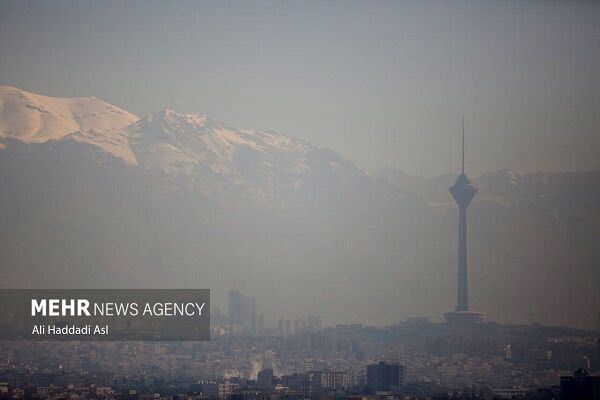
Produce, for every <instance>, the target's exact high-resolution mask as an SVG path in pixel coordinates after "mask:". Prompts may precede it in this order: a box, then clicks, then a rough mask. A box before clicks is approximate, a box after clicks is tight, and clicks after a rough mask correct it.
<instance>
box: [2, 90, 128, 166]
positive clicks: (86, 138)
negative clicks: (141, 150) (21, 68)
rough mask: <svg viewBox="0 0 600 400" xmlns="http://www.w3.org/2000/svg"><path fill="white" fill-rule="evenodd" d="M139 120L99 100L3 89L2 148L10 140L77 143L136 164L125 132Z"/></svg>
mask: <svg viewBox="0 0 600 400" xmlns="http://www.w3.org/2000/svg"><path fill="white" fill-rule="evenodd" d="M137 119H138V118H137V117H136V116H135V115H133V114H131V113H129V112H127V111H125V110H122V109H120V108H118V107H116V106H113V105H111V104H108V103H106V102H104V101H102V100H100V99H98V98H95V97H79V98H72V99H60V98H55V97H47V96H42V95H39V94H33V93H29V92H26V91H24V90H20V89H16V88H13V87H8V86H0V148H3V147H6V143H4V142H5V140H6V139H15V140H19V141H22V142H24V143H45V142H48V141H57V140H74V141H76V142H81V143H89V144H91V145H94V146H97V147H99V148H101V149H102V150H104V151H107V152H109V153H111V154H112V155H114V156H115V157H119V158H121V159H123V160H124V161H125V162H127V163H130V164H135V156H134V155H133V153H132V152H131V149H130V148H129V144H128V140H127V137H126V136H125V134H124V131H123V129H124V128H125V127H127V126H128V125H130V124H132V123H134V122H135V121H137Z"/></svg>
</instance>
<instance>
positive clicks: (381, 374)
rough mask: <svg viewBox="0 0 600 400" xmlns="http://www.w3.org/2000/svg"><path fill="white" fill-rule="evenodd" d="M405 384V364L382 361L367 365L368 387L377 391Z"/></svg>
mask: <svg viewBox="0 0 600 400" xmlns="http://www.w3.org/2000/svg"><path fill="white" fill-rule="evenodd" d="M403 384H404V366H402V365H400V364H399V363H397V362H384V361H380V362H379V363H377V364H370V365H368V366H367V387H368V388H369V389H371V390H373V391H375V392H377V391H388V390H392V389H398V388H400V387H401V386H402V385H403Z"/></svg>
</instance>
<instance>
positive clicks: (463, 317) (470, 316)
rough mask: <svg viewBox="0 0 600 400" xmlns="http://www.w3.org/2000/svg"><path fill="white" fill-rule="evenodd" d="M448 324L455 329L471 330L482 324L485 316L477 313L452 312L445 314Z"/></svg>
mask: <svg viewBox="0 0 600 400" xmlns="http://www.w3.org/2000/svg"><path fill="white" fill-rule="evenodd" d="M444 317H445V318H446V324H447V325H448V326H451V327H453V328H469V327H472V326H475V325H477V324H480V323H482V322H483V321H484V320H485V314H484V313H481V312H477V311H451V312H447V313H445V314H444Z"/></svg>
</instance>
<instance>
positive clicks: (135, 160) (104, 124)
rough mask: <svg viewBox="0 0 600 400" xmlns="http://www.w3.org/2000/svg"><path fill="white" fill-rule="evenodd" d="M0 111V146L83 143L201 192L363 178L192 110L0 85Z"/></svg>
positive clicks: (268, 135)
mask: <svg viewBox="0 0 600 400" xmlns="http://www.w3.org/2000/svg"><path fill="white" fill-rule="evenodd" d="M0 112H1V114H0V146H2V147H1V148H4V147H6V145H7V140H10V139H12V140H17V141H20V142H24V143H28V144H36V143H37V144H40V143H47V142H60V141H69V140H72V141H75V142H79V143H86V144H89V145H92V146H93V147H95V148H97V149H100V150H102V151H104V152H106V153H108V154H110V155H112V156H114V157H115V158H117V159H119V160H122V161H124V162H125V163H126V164H127V165H130V166H134V167H140V168H142V169H144V170H147V171H149V172H151V173H158V174H162V175H164V176H166V177H170V178H173V179H176V180H178V181H184V182H185V183H186V185H187V186H189V185H191V186H193V187H194V188H196V189H198V190H199V191H200V192H202V193H205V194H215V193H217V192H219V191H222V190H226V189H231V188H236V189H239V190H241V191H242V192H243V193H244V195H247V196H250V197H253V198H257V199H270V198H274V197H276V196H286V195H293V194H294V193H296V192H301V191H305V190H313V191H314V190H319V188H318V185H319V184H327V183H328V182H327V180H329V182H330V183H331V181H332V180H335V179H339V180H341V181H343V180H344V176H346V177H351V178H352V177H354V178H356V177H359V176H360V177H363V178H364V174H362V172H361V171H359V170H358V169H357V168H356V167H355V166H354V165H353V164H352V163H351V162H349V161H347V160H344V159H343V158H342V157H341V156H339V155H338V154H336V153H334V152H332V151H330V150H326V149H319V148H317V147H315V146H312V145H310V144H309V143H307V142H304V141H302V140H299V139H296V138H292V137H290V136H285V135H281V134H278V133H274V132H265V131H256V130H241V129H235V128H231V127H228V126H226V125H225V124H222V123H219V122H215V121H212V120H211V119H210V118H208V117H207V116H206V115H200V114H196V113H189V114H181V113H177V112H175V111H172V110H168V109H165V110H162V111H160V112H157V113H153V114H149V115H147V116H145V117H143V118H141V119H138V117H136V116H135V115H133V114H131V113H128V112H127V111H124V110H122V109H120V108H118V107H115V106H113V105H110V104H108V103H106V102H104V101H102V100H100V99H97V98H95V97H82V98H73V99H59V98H52V97H47V96H41V95H37V94H32V93H28V92H25V91H23V90H19V89H16V88H12V87H0ZM322 180H326V182H320V181H322ZM307 185H308V186H309V187H307Z"/></svg>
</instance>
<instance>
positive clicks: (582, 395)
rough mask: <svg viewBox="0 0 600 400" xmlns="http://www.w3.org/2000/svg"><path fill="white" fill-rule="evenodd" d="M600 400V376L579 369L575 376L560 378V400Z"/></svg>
mask: <svg viewBox="0 0 600 400" xmlns="http://www.w3.org/2000/svg"><path fill="white" fill-rule="evenodd" d="M583 399H586V400H600V376H592V375H590V373H589V372H588V371H587V370H586V369H585V368H579V369H578V370H577V371H575V373H574V374H573V376H561V377H560V400H583Z"/></svg>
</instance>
